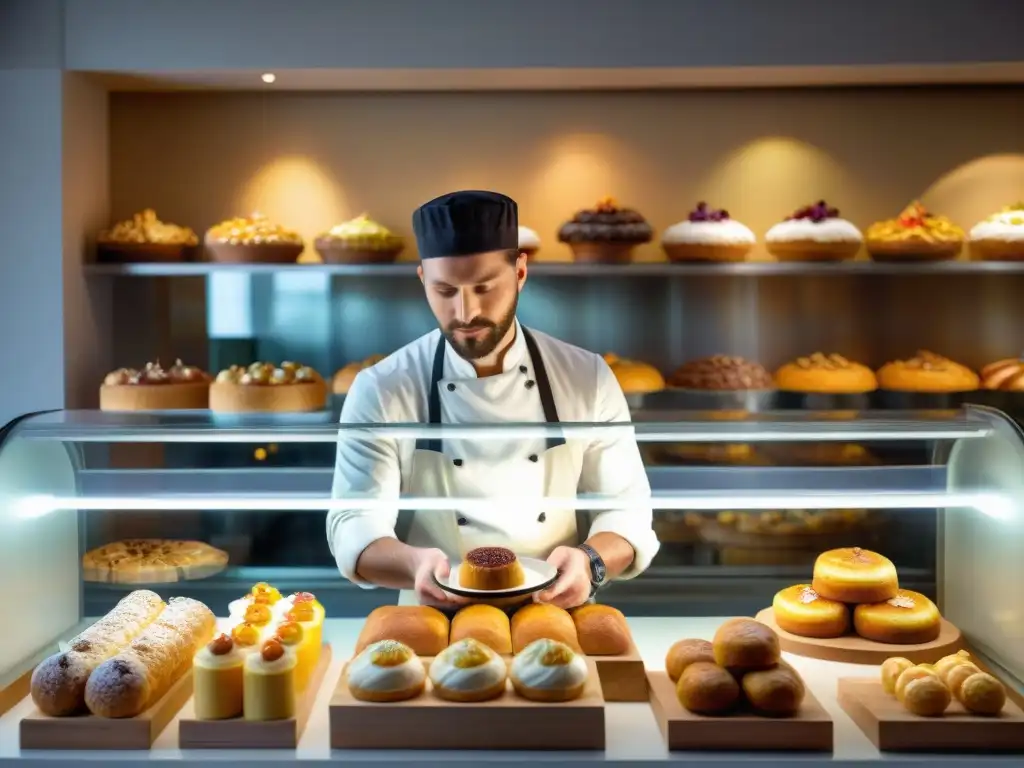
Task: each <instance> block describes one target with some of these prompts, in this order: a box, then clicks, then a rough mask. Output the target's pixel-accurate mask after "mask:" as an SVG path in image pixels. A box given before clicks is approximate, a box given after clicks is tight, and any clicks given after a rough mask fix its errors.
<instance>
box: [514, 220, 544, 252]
mask: <svg viewBox="0 0 1024 768" xmlns="http://www.w3.org/2000/svg"><path fill="white" fill-rule="evenodd" d="M519 250H520V252H522V253H525V254H526V255H527V256H533V255H534V254H535V253H536V252H537V251H539V250H540V235H538V234H537V233H536V232H534V231H533V230H532V229H530V228H529V227H519Z"/></svg>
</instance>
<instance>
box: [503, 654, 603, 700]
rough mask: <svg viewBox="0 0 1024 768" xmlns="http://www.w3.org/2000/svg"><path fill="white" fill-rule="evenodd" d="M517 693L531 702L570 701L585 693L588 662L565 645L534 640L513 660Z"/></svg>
mask: <svg viewBox="0 0 1024 768" xmlns="http://www.w3.org/2000/svg"><path fill="white" fill-rule="evenodd" d="M509 677H510V678H511V680H512V686H513V687H514V688H515V689H516V693H518V694H519V695H520V696H522V697H523V698H524V699H530V700H531V701H570V700H572V699H575V698H578V697H579V696H580V695H581V694H582V693H583V686H584V685H585V684H586V682H587V662H586V661H585V660H584V659H583V657H582V656H580V655H579V654H577V653H576V652H575V651H573V649H572V648H570V647H569V646H568V645H566V644H565V643H560V642H558V641H556V640H546V639H540V640H534V641H533V642H532V643H530V644H529V645H528V646H526V647H525V648H524V649H523V650H522V651H521V652H520V653H518V654H517V655H516V656H515V657H514V658H513V659H512V668H511V670H510V673H509Z"/></svg>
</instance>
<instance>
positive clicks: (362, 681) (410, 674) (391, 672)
mask: <svg viewBox="0 0 1024 768" xmlns="http://www.w3.org/2000/svg"><path fill="white" fill-rule="evenodd" d="M345 674H346V677H347V683H348V689H349V692H350V693H351V694H352V696H353V697H354V698H356V699H359V700H360V701H376V702H386V701H405V700H406V699H411V698H414V697H416V696H419V695H420V693H422V692H423V686H424V684H425V682H426V679H427V671H426V669H425V668H424V666H423V662H422V661H420V658H419V657H418V656H417V655H416V654H415V653H413V651H412V648H410V647H409V646H407V645H405V644H404V643H400V642H398V641H397V640H379V641H378V642H375V643H371V644H370V645H368V646H366V648H364V649H363V650H362V651H361V652H360V653H359V654H358V655H357V656H356V657H355V658H354V659H352V661H351V662H349V665H348V667H347V669H346V672H345Z"/></svg>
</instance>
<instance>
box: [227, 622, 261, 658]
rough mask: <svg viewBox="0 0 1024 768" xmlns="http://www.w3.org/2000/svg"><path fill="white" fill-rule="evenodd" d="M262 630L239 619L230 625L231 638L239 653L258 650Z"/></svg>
mask: <svg viewBox="0 0 1024 768" xmlns="http://www.w3.org/2000/svg"><path fill="white" fill-rule="evenodd" d="M262 637H263V632H262V631H261V630H260V628H259V627H257V626H256V625H255V624H250V623H249V622H247V621H240V622H238V623H237V624H235V625H234V626H233V627H231V640H232V641H233V642H234V644H235V648H236V649H238V651H239V653H242V654H247V653H252V652H254V651H258V650H259V648H260V640H261V639H262Z"/></svg>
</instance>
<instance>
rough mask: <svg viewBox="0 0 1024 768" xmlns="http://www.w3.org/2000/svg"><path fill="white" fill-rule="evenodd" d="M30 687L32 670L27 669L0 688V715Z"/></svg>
mask: <svg viewBox="0 0 1024 768" xmlns="http://www.w3.org/2000/svg"><path fill="white" fill-rule="evenodd" d="M31 689H32V670H31V669H30V670H28V671H27V672H25V673H24V674H22V675H19V676H18V677H17V678H15V679H14V680H12V681H11V684H10V685H8V686H7V687H6V688H3V689H0V716H2V715H5V714H6V713H7V712H8V711H10V710H11V709H12V708H13V707H14V706H15V705H16V704H18V703H20V702H21V700H22V699H24V698H25V697H26V696H28V695H29V692H30V691H31Z"/></svg>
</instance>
